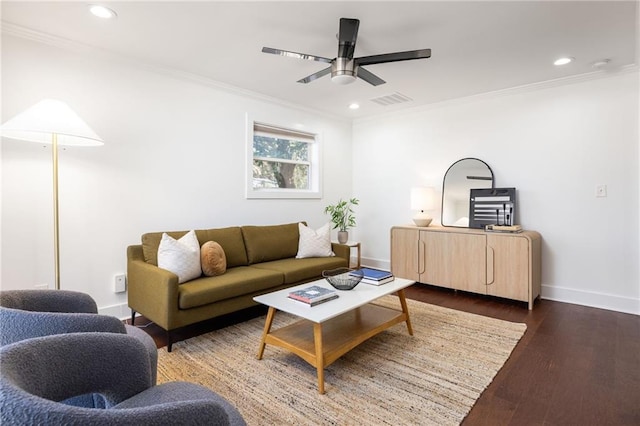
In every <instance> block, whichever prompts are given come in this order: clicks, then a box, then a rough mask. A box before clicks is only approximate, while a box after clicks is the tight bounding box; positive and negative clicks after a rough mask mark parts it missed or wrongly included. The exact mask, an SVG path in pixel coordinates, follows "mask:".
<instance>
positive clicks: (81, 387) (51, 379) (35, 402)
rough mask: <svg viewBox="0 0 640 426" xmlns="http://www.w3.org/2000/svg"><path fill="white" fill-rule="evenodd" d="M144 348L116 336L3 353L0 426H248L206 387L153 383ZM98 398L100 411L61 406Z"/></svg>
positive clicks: (33, 342) (50, 340)
mask: <svg viewBox="0 0 640 426" xmlns="http://www.w3.org/2000/svg"><path fill="white" fill-rule="evenodd" d="M148 361H149V360H148V356H147V351H146V348H145V347H144V345H143V344H142V343H140V341H138V340H137V339H135V338H133V337H131V336H127V335H125V334H118V333H71V334H60V335H53V336H45V337H37V338H32V339H28V340H23V341H20V342H16V343H13V344H10V345H7V346H3V347H2V348H0V423H1V424H7V425H9V424H65V425H73V424H78V425H80V424H91V425H97V426H102V425H145V426H146V425H176V424H180V425H205V424H206V425H245V422H244V420H243V419H242V416H241V415H240V413H239V412H238V411H237V410H236V409H235V408H234V407H233V406H232V405H231V404H230V403H229V402H227V401H226V400H225V399H223V398H222V397H220V396H219V395H217V394H216V393H214V392H212V391H211V390H209V389H207V388H205V387H202V386H199V385H196V384H193V383H186V382H171V383H165V384H161V385H158V386H153V384H152V377H151V368H150V365H149V362H148ZM87 393H98V394H100V395H102V397H103V398H104V400H105V402H106V404H105V408H103V409H99V408H86V407H76V406H70V405H66V404H63V403H60V402H58V401H63V400H66V399H69V398H73V397H74V396H77V395H83V394H87Z"/></svg>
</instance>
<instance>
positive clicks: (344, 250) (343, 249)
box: [331, 243, 351, 265]
mask: <svg viewBox="0 0 640 426" xmlns="http://www.w3.org/2000/svg"><path fill="white" fill-rule="evenodd" d="M331 250H333V252H334V253H335V254H336V256H337V257H342V258H343V259H346V260H347V265H349V263H350V262H351V247H349V246H347V245H344V244H338V243H331Z"/></svg>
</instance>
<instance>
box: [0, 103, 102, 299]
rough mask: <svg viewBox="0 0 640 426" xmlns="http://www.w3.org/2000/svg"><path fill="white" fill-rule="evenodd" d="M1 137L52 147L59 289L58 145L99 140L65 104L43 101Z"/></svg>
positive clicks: (6, 127) (6, 126)
mask: <svg viewBox="0 0 640 426" xmlns="http://www.w3.org/2000/svg"><path fill="white" fill-rule="evenodd" d="M0 134H1V135H2V136H3V137H6V138H10V139H17V140H22V141H27V142H37V143H44V144H52V145H53V148H52V151H53V228H54V229H53V243H54V261H55V262H54V265H55V288H56V290H59V289H60V240H59V236H60V233H59V221H58V145H69V146H98V145H103V144H104V142H103V141H102V139H101V138H100V137H99V136H98V135H96V134H95V133H94V131H93V130H91V128H90V127H89V126H88V125H87V124H86V123H85V122H84V121H83V120H82V119H81V118H80V117H79V116H78V115H77V114H76V113H75V112H73V111H72V110H71V108H69V106H68V105H67V104H65V103H64V102H61V101H58V100H54V99H44V100H42V101H40V102H38V103H37V104H35V105H34V106H32V107H31V108H29V109H27V110H25V111H23V112H22V113H20V114H18V115H16V116H15V117H13V118H12V119H10V120H9V121H7V122H6V123H4V124H3V125H2V127H0Z"/></svg>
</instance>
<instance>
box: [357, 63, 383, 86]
mask: <svg viewBox="0 0 640 426" xmlns="http://www.w3.org/2000/svg"><path fill="white" fill-rule="evenodd" d="M358 77H360V78H361V79H363V80H364V81H366V82H367V83H369V84H371V85H373V86H379V85H381V84H384V83H386V81H384V80H383V79H381V78H380V77H378V76H377V75H375V74H374V73H372V72H369V71H367V70H365V69H364V68H362V67H358Z"/></svg>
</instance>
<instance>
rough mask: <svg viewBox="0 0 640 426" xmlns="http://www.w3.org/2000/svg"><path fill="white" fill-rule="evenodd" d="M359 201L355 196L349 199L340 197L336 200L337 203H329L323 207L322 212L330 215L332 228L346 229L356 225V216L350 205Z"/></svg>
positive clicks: (355, 204) (354, 204)
mask: <svg viewBox="0 0 640 426" xmlns="http://www.w3.org/2000/svg"><path fill="white" fill-rule="evenodd" d="M359 202H360V201H359V200H358V199H357V198H352V199H350V200H349V201H343V200H342V199H340V200H338V204H335V205H329V206H327V207H325V208H324V213H325V214H330V215H331V222H333V229H340V231H346V230H348V229H349V228H353V227H354V226H356V217H355V216H354V212H353V209H352V207H353V206H357V205H358V203H359Z"/></svg>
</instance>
